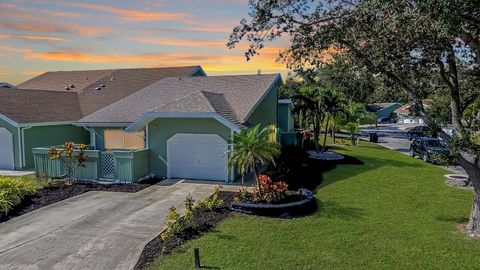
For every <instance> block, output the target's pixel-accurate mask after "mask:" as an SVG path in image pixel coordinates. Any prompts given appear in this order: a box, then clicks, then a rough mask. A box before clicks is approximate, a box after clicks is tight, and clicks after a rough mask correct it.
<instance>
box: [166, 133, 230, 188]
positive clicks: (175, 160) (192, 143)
mask: <svg viewBox="0 0 480 270" xmlns="http://www.w3.org/2000/svg"><path fill="white" fill-rule="evenodd" d="M226 152H227V142H226V141H225V140H224V139H223V138H222V137H220V136H219V135H216V134H176V135H175V136H173V137H171V138H170V139H168V141H167V158H168V177H171V178H186V179H205V180H221V181H227V179H228V167H227V154H226Z"/></svg>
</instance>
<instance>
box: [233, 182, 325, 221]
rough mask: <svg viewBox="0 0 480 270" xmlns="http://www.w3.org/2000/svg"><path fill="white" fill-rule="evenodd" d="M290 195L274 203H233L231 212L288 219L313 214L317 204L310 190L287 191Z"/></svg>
mask: <svg viewBox="0 0 480 270" xmlns="http://www.w3.org/2000/svg"><path fill="white" fill-rule="evenodd" d="M288 193H290V195H288V196H286V197H285V199H284V200H282V201H280V202H275V203H255V202H233V203H232V204H231V206H230V209H232V210H233V211H237V212H241V213H246V214H251V215H259V216H270V217H282V218H289V217H295V216H301V215H306V214H309V213H312V212H315V210H316V209H317V203H316V201H315V197H314V195H313V193H312V192H311V191H310V190H307V189H299V190H298V192H292V191H288Z"/></svg>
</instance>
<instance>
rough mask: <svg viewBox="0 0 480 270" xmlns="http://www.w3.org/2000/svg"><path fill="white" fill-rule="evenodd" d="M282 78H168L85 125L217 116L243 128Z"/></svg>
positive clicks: (107, 108)
mask: <svg viewBox="0 0 480 270" xmlns="http://www.w3.org/2000/svg"><path fill="white" fill-rule="evenodd" d="M279 78H280V76H279V75H278V74H268V75H238V76H212V77H186V78H166V79H163V80H161V81H159V82H157V83H154V84H152V85H150V86H148V87H146V88H144V89H142V90H140V91H138V92H136V93H134V94H132V95H131V96H129V97H127V98H124V99H122V100H120V101H118V102H116V103H114V104H112V105H110V106H108V107H106V108H104V109H102V110H99V111H97V112H95V113H93V114H91V115H89V116H87V117H84V118H83V119H81V120H80V121H79V122H81V123H133V122H135V121H136V120H137V119H139V118H140V117H141V116H142V115H144V114H145V113H147V112H215V113H217V114H219V115H221V116H222V117H223V118H225V119H227V120H229V121H230V122H232V123H234V124H236V125H237V126H241V125H242V124H243V123H245V122H246V119H247V118H248V115H249V113H250V112H251V111H252V110H253V109H254V108H255V106H256V104H258V103H259V102H260V101H261V99H262V98H263V97H264V96H265V93H266V92H268V91H269V90H270V89H271V87H272V85H274V84H275V82H276V81H277V80H278V79H279Z"/></svg>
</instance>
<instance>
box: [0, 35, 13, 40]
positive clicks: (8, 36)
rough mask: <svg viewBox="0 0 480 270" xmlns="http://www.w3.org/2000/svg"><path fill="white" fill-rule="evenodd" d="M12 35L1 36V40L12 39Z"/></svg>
mask: <svg viewBox="0 0 480 270" xmlns="http://www.w3.org/2000/svg"><path fill="white" fill-rule="evenodd" d="M10 37H11V36H10V35H5V34H0V39H7V38H10Z"/></svg>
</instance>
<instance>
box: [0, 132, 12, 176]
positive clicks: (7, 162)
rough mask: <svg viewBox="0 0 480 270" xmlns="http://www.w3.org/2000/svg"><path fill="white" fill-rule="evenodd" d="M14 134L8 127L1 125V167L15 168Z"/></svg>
mask: <svg viewBox="0 0 480 270" xmlns="http://www.w3.org/2000/svg"><path fill="white" fill-rule="evenodd" d="M13 160H14V159H13V135H12V133H10V131H8V130H7V129H6V128H2V127H0V169H4V170H5V169H6V170H13V169H14V168H15V164H14V161H13Z"/></svg>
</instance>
